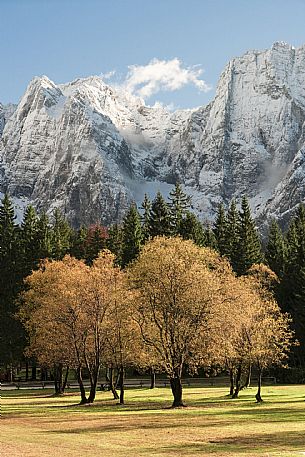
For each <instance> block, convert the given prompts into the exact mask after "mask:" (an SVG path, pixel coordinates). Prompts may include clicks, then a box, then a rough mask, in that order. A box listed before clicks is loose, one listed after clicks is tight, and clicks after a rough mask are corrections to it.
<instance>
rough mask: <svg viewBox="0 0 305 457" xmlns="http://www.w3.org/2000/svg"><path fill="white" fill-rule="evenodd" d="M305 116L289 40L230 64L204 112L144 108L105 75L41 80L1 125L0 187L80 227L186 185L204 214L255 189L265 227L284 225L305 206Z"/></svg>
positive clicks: (300, 62) (304, 55)
mask: <svg viewBox="0 0 305 457" xmlns="http://www.w3.org/2000/svg"><path fill="white" fill-rule="evenodd" d="M3 118H4V116H2V119H3ZM304 120H305V47H301V48H298V49H294V48H293V47H291V46H289V45H287V44H285V43H275V44H274V45H273V46H272V48H271V49H270V50H267V51H250V52H248V53H246V54H245V55H244V56H242V57H240V58H236V59H233V60H232V61H231V62H229V64H228V65H227V66H226V68H225V70H224V72H223V73H222V75H221V77H220V80H219V83H218V86H217V91H216V95H215V98H214V100H213V101H212V102H211V103H210V104H209V105H208V106H205V107H202V108H199V109H196V110H181V111H176V112H173V113H170V112H168V111H166V110H165V109H164V108H162V107H148V106H145V104H144V102H143V101H142V100H141V99H138V98H135V97H133V96H131V95H130V94H128V93H126V92H125V93H124V92H123V91H121V90H116V89H114V88H111V87H110V86H107V85H106V84H105V83H104V82H103V81H102V80H101V79H100V78H98V77H91V78H86V79H78V80H76V81H73V82H72V83H69V84H63V85H55V84H54V83H53V82H52V81H50V80H49V79H48V78H47V77H42V78H35V79H34V80H33V81H32V82H31V83H30V85H29V87H28V88H27V91H26V93H25V94H24V96H23V98H22V99H21V101H20V103H19V105H18V107H17V109H16V111H15V112H14V113H13V114H12V116H11V117H10V119H9V120H8V121H5V126H4V129H3V134H2V139H1V145H0V191H1V192H5V191H7V192H9V193H10V194H11V195H13V196H14V197H16V198H19V199H24V201H27V202H28V201H31V202H33V203H34V205H35V206H36V207H37V208H38V209H42V208H44V209H47V210H49V211H52V209H53V208H54V207H56V206H58V207H60V208H61V209H62V210H63V211H64V212H65V213H66V215H67V216H68V218H69V219H70V220H71V221H72V222H73V223H74V225H76V226H77V225H80V224H81V223H91V222H95V221H97V220H101V221H103V222H104V223H107V224H108V223H110V222H112V221H114V220H118V219H121V218H122V215H123V213H124V212H125V210H126V208H127V206H128V205H129V203H130V201H131V200H133V199H135V200H140V201H141V199H142V197H143V194H144V192H145V191H147V192H148V193H149V192H150V191H151V190H152V189H153V190H157V189H158V188H160V189H161V190H163V191H167V190H168V188H169V187H171V185H172V184H174V183H175V182H176V180H179V181H180V182H182V183H183V184H184V185H185V186H186V190H187V191H188V192H189V193H191V194H193V200H194V204H195V207H196V208H197V210H198V212H199V213H200V214H201V216H202V217H203V218H208V219H211V218H212V217H213V215H214V213H215V209H216V205H217V203H218V202H219V201H222V200H223V201H224V202H226V203H227V202H229V201H230V200H231V199H232V198H237V199H240V197H241V196H242V195H243V194H247V195H248V196H249V198H250V202H251V205H252V208H253V210H254V213H255V215H256V217H257V218H258V222H259V223H260V224H261V225H262V224H263V223H264V222H266V221H267V220H268V218H270V217H273V216H276V217H277V218H278V219H280V220H282V221H284V222H285V220H286V219H287V217H288V215H289V214H290V213H291V211H293V210H294V209H295V207H296V205H297V204H298V203H299V202H300V201H304V200H305V186H304V184H305V182H304V181H305V163H304V151H305V149H304V141H305V138H304ZM3 124H4V121H2V124H1V109H0V125H3ZM0 133H1V129H0Z"/></svg>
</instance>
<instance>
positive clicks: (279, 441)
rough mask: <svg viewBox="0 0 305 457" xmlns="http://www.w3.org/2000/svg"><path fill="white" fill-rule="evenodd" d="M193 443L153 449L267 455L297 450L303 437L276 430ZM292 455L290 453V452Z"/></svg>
mask: <svg viewBox="0 0 305 457" xmlns="http://www.w3.org/2000/svg"><path fill="white" fill-rule="evenodd" d="M194 441H195V442H194V443H185V444H183V443H179V444H168V445H167V444H165V445H164V446H162V447H161V448H156V447H155V445H154V451H155V452H158V454H162V453H164V454H165V455H179V456H180V455H181V456H182V455H189V454H191V455H194V454H195V453H198V455H200V453H201V454H202V455H212V454H213V455H214V454H218V453H219V452H225V453H226V455H227V453H228V455H232V456H233V455H234V456H235V455H238V454H239V453H246V454H249V455H253V454H252V453H255V455H262V454H263V455H269V452H276V453H279V452H283V451H284V452H291V453H292V452H293V453H294V452H297V451H301V450H304V449H305V437H304V433H303V432H293V431H289V432H287V431H286V432H276V433H268V434H253V435H244V436H233V437H232V436H228V437H223V438H219V439H211V440H207V441H205V442H202V441H201V442H200V440H198V438H196V439H195V440H194ZM151 451H152V448H150V447H146V448H145V449H142V452H143V454H144V453H147V455H150V453H151ZM291 455H292V454H291Z"/></svg>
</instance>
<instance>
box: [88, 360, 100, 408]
mask: <svg viewBox="0 0 305 457" xmlns="http://www.w3.org/2000/svg"><path fill="white" fill-rule="evenodd" d="M98 375H99V368H94V370H93V373H92V375H91V376H90V393H89V397H88V403H93V402H94V400H95V395H96V388H97V381H98Z"/></svg>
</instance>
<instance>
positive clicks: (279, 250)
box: [265, 220, 286, 278]
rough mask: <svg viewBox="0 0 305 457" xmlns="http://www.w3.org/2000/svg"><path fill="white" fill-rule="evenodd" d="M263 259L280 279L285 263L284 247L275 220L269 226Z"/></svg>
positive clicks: (281, 235) (280, 231)
mask: <svg viewBox="0 0 305 457" xmlns="http://www.w3.org/2000/svg"><path fill="white" fill-rule="evenodd" d="M265 257H266V261H267V263H268V265H269V267H270V268H271V270H273V271H274V272H275V273H276V274H277V276H278V277H279V278H282V276H283V274H284V268H285V263H286V246H285V241H284V237H283V233H282V230H281V229H280V227H279V225H278V224H277V222H276V221H275V220H273V221H272V222H271V224H270V228H269V235H268V242H267V245H266V252H265Z"/></svg>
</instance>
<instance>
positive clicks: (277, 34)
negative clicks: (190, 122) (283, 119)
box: [0, 0, 305, 108]
mask: <svg viewBox="0 0 305 457" xmlns="http://www.w3.org/2000/svg"><path fill="white" fill-rule="evenodd" d="M304 24H305V0H289V1H288V0H227V1H225V0H184V1H182V0H99V1H98V0H86V1H85V0H83V1H80V0H0V43H1V61H0V62H1V63H0V68H1V71H0V101H1V102H2V103H8V102H17V101H18V99H19V98H20V96H21V95H22V93H23V92H24V90H25V88H26V86H27V84H28V83H29V81H30V80H31V79H32V78H33V77H34V76H36V75H42V74H45V75H47V76H48V77H49V78H50V79H52V80H53V81H55V82H57V83H61V82H67V81H71V80H73V79H75V78H77V77H85V76H89V75H94V74H95V75H100V74H101V73H103V74H105V73H108V72H111V71H115V72H116V73H115V76H114V80H115V81H120V83H122V81H125V82H126V75H127V73H128V67H129V66H131V65H134V66H135V67H134V70H129V76H128V78H129V79H128V78H127V81H129V87H131V89H132V90H133V91H136V89H138V93H141V92H140V91H141V87H142V86H143V84H147V80H145V81H146V82H145V83H144V82H143V81H144V80H143V79H142V80H141V78H140V79H139V74H141V75H142V78H143V77H144V78H146V76H143V75H144V74H146V75H147V72H148V74H151V72H150V71H148V70H149V68H150V69H151V71H152V72H153V74H154V75H155V73H156V71H157V72H158V71H159V70H158V69H159V68H161V67H162V68H163V71H164V72H165V73H166V72H167V70H168V69H169V71H171V70H172V71H176V70H177V71H178V72H179V71H180V76H181V75H182V73H183V69H184V70H185V69H186V72H185V71H184V75H187V78H186V81H185V82H184V83H183V82H181V85H180V86H179V83H178V84H176V83H177V81H176V80H175V81H174V83H173V81H169V82H168V81H167V82H165V83H164V81H163V82H161V83H160V82H159V83H158V84H155V86H153V89H152V90H151V91H145V94H146V101H147V103H148V104H153V103H154V102H155V101H156V100H158V101H161V102H162V103H164V104H173V105H174V106H175V107H182V108H185V107H194V106H199V105H203V104H206V103H207V102H209V100H211V98H212V97H213V95H214V91H215V86H216V84H217V80H218V78H219V76H220V73H221V71H222V70H223V68H224V66H225V64H226V63H227V62H228V61H229V60H230V59H231V58H232V57H235V56H238V55H242V54H243V53H244V52H245V51H247V50H249V49H265V48H269V47H270V46H271V45H272V43H273V42H274V41H286V42H288V43H290V44H292V45H293V46H296V47H297V46H300V45H302V44H304V43H305V26H304ZM175 58H177V59H179V63H177V61H174V59H175ZM153 59H157V60H155V61H154V62H155V63H156V62H157V63H158V61H161V63H162V62H163V64H160V63H159V64H158V65H157V66H156V65H155V66H154V65H152V63H151V62H152V60H153ZM168 62H171V64H170V65H169V66H167V64H168ZM175 62H176V64H175ZM149 63H150V67H148V69H147V68H146V65H148V64H149ZM162 65H163V66H162ZM195 65H200V66H198V67H194V66H195ZM178 67H179V68H178ZM170 69H171V70H170ZM175 69H176V70H175ZM200 70H204V72H203V73H201V74H199V72H200ZM192 75H193V76H192ZM195 75H196V76H195ZM198 80H204V81H205V82H206V84H207V85H208V86H211V89H210V90H207V89H208V88H207V87H206V86H204V87H203V86H201V87H200V84H199V83H196V82H195V83H194V81H198ZM136 84H138V86H136ZM142 93H144V92H142Z"/></svg>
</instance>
